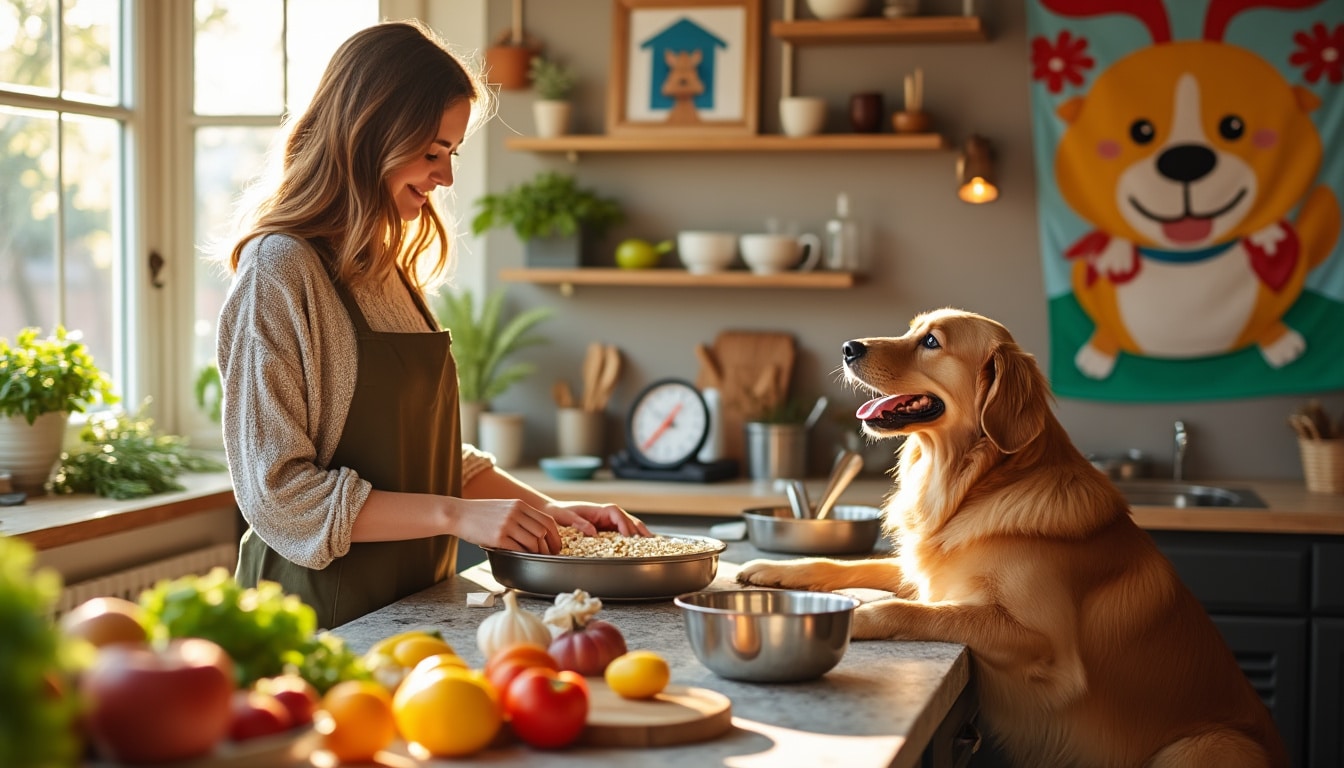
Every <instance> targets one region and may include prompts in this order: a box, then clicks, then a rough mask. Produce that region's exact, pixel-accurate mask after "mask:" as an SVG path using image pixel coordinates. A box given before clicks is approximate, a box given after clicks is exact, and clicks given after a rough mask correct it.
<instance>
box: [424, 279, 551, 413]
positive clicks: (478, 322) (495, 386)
mask: <svg viewBox="0 0 1344 768" xmlns="http://www.w3.org/2000/svg"><path fill="white" fill-rule="evenodd" d="M503 314H504V293H503V292H502V291H495V292H494V293H492V294H490V295H489V296H487V297H486V299H485V302H484V303H483V304H482V305H481V310H480V314H477V312H476V302H475V300H474V299H473V297H472V294H471V291H461V292H459V293H456V294H454V293H450V292H445V293H444V294H442V295H441V296H440V297H439V300H438V317H439V322H440V323H441V324H442V325H443V327H445V328H447V329H448V330H449V331H451V332H452V334H453V357H454V358H455V359H456V360H457V379H458V387H459V395H460V397H461V399H462V400H463V401H465V402H469V403H470V402H476V403H487V402H489V401H490V400H491V399H493V398H495V397H498V396H499V395H501V394H503V393H504V391H505V390H507V389H508V388H509V387H511V386H513V385H514V384H515V383H517V382H519V381H521V380H523V379H525V378H527V377H528V376H530V375H532V373H533V372H535V371H536V366H535V365H532V364H531V363H512V364H509V365H506V364H505V359H506V358H508V357H509V356H510V355H512V354H514V353H515V352H517V351H519V350H521V349H524V348H526V347H530V346H535V345H537V344H544V343H545V342H546V339H545V338H544V337H542V336H538V335H535V334H529V331H531V330H532V329H533V328H534V327H536V325H537V324H538V323H540V322H541V321H543V320H545V319H546V318H548V317H550V315H551V310H550V308H549V307H534V308H532V309H529V310H527V311H526V312H523V313H522V314H519V315H515V316H514V317H513V318H512V319H510V320H508V321H507V322H505V321H504V319H503Z"/></svg>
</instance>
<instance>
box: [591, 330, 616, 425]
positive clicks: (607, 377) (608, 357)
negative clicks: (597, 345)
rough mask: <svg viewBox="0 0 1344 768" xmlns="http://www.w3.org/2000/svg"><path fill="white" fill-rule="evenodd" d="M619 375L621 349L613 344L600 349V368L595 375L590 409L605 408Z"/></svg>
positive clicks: (598, 409) (599, 409)
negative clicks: (594, 387)
mask: <svg viewBox="0 0 1344 768" xmlns="http://www.w3.org/2000/svg"><path fill="white" fill-rule="evenodd" d="M620 376H621V350H619V349H617V348H616V346H615V345H614V344H608V345H606V346H605V347H603V349H602V370H601V372H600V373H599V374H598V377H597V390H596V392H595V393H594V395H593V404H592V405H593V407H592V409H591V410H594V411H602V410H606V407H607V402H608V401H609V400H611V393H612V392H615V391H616V380H617V379H619V378H620Z"/></svg>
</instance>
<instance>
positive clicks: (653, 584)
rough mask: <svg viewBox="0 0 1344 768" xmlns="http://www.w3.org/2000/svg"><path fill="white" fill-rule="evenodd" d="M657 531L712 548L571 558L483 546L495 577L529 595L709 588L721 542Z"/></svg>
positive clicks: (627, 595) (650, 595) (620, 595)
mask: <svg viewBox="0 0 1344 768" xmlns="http://www.w3.org/2000/svg"><path fill="white" fill-rule="evenodd" d="M654 533H657V531H654ZM662 535H663V536H667V537H669V538H678V539H694V540H697V541H702V542H704V543H705V544H707V545H711V546H712V548H711V549H708V550H706V551H704V552H693V553H690V554H685V555H663V556H657V557H573V556H570V555H538V554H532V553H528V552H513V551H511V550H507V549H494V548H491V547H483V549H484V550H485V554H486V557H488V558H489V559H490V570H491V572H492V574H493V575H494V577H495V581H498V582H499V583H500V584H502V585H504V586H506V587H508V588H510V589H516V590H518V591H520V592H528V593H531V594H534V595H543V596H548V597H549V596H554V595H558V594H560V593H561V592H573V591H574V590H576V589H582V590H583V591H584V592H587V593H588V594H590V595H592V596H594V597H599V598H601V599H603V600H658V599H668V600H670V599H672V598H674V597H676V596H677V595H680V594H684V593H686V592H697V591H699V590H702V589H704V588H705V587H707V586H709V583H710V582H711V581H713V580H714V575H715V574H716V573H718V570H719V555H720V554H721V553H722V552H723V550H724V549H725V548H726V547H727V545H726V544H724V543H723V542H722V541H719V540H718V539H715V538H711V537H709V536H692V535H687V534H680V533H664V534H662Z"/></svg>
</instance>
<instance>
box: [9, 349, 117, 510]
mask: <svg viewBox="0 0 1344 768" xmlns="http://www.w3.org/2000/svg"><path fill="white" fill-rule="evenodd" d="M39 333H40V330H39V329H37V328H24V329H23V330H21V331H19V333H18V335H17V336H16V337H15V340H14V343H13V344H11V343H10V342H9V340H8V339H5V338H0V467H5V468H6V469H7V470H8V471H9V472H10V474H11V476H12V477H11V479H12V482H13V484H14V487H15V488H16V489H18V490H21V491H25V492H28V493H40V492H41V491H42V489H43V486H44V485H45V483H46V481H47V476H48V475H49V474H50V473H51V468H52V465H54V464H55V463H56V460H57V458H59V457H60V454H61V443H62V441H63V439H64V437H65V427H66V423H67V422H68V421H69V418H70V414H71V413H82V412H83V411H84V410H85V409H86V408H88V407H90V406H92V405H95V404H98V403H106V404H112V403H115V402H117V401H118V400H119V399H120V398H118V397H117V396H116V395H114V394H113V393H112V381H111V379H109V378H108V377H107V375H106V374H104V373H103V372H102V371H101V370H99V369H98V366H96V365H94V362H93V358H92V357H91V356H90V355H89V352H88V349H87V348H86V347H85V346H84V344H83V343H82V342H80V341H79V334H78V333H69V332H67V331H66V330H65V328H64V327H62V326H57V327H56V332H55V334H54V335H52V336H50V337H48V338H39V336H38V334H39Z"/></svg>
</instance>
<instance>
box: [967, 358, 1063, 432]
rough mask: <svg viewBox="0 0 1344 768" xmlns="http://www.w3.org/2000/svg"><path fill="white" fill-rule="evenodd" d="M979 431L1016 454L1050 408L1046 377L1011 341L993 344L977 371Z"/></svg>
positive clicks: (1038, 430)
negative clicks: (979, 403) (979, 401)
mask: <svg viewBox="0 0 1344 768" xmlns="http://www.w3.org/2000/svg"><path fill="white" fill-rule="evenodd" d="M977 390H978V392H979V393H980V396H981V405H980V429H981V430H983V431H984V433H985V436H986V437H988V438H989V439H990V442H992V443H994V445H995V447H997V448H998V449H999V450H1000V451H1003V452H1004V453H1016V452H1018V451H1020V450H1022V448H1024V447H1025V446H1026V445H1027V444H1028V443H1030V442H1031V441H1032V440H1035V439H1036V436H1037V435H1039V434H1040V433H1041V430H1042V429H1044V428H1045V414H1046V410H1047V409H1048V408H1049V407H1050V403H1049V399H1048V391H1047V389H1046V384H1045V378H1044V377H1043V376H1042V375H1041V371H1040V369H1039V368H1037V367H1036V361H1035V359H1033V358H1032V356H1031V355H1030V354H1028V353H1026V352H1024V351H1023V350H1022V348H1021V347H1019V346H1017V344H1014V343H1013V342H1011V341H1009V342H1001V343H998V344H995V345H994V347H993V348H992V349H991V350H990V353H989V358H988V359H987V360H985V365H984V367H983V368H981V369H980V376H979V378H978V381H977Z"/></svg>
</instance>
